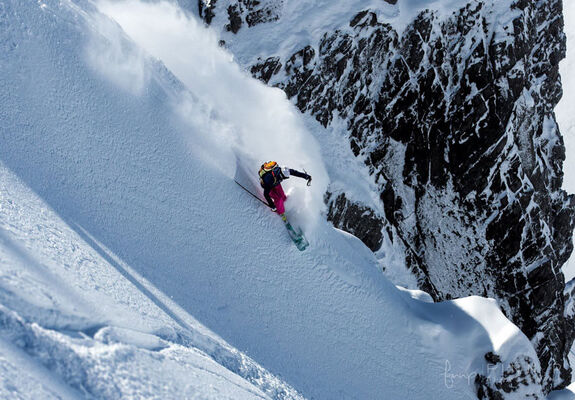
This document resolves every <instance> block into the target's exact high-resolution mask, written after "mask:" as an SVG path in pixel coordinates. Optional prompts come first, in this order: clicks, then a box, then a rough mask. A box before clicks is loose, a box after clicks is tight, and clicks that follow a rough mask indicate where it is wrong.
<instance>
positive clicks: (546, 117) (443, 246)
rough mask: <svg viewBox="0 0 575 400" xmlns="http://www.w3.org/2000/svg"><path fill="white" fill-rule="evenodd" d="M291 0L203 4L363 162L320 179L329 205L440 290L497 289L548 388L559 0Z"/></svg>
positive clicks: (249, 63) (556, 359)
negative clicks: (321, 1)
mask: <svg viewBox="0 0 575 400" xmlns="http://www.w3.org/2000/svg"><path fill="white" fill-rule="evenodd" d="M290 3H291V5H289V6H287V5H286V4H285V3H284V2H281V1H275V2H273V1H268V2H265V3H260V2H258V3H257V4H256V3H252V2H242V1H240V2H231V1H228V0H217V1H215V2H214V1H210V2H209V4H208V2H203V3H202V4H201V5H200V14H201V15H202V16H203V18H204V19H205V20H206V21H210V22H211V24H212V25H215V26H216V29H218V30H220V31H221V35H222V39H223V40H224V41H225V43H226V46H227V47H228V48H229V49H230V50H231V51H232V52H234V54H237V56H238V59H239V60H240V62H242V64H243V65H245V67H246V68H247V69H249V70H250V71H251V72H252V73H253V75H254V76H256V77H258V78H259V79H261V80H262V81H265V82H267V83H268V84H270V85H273V86H277V87H280V88H283V89H284V90H285V92H286V93H287V95H288V96H289V97H290V98H291V99H292V100H293V102H294V103H295V104H296V105H297V106H298V107H299V108H300V109H301V110H302V111H304V112H306V113H307V114H308V115H309V116H311V117H313V118H314V119H316V120H317V121H318V122H319V123H321V125H323V126H324V127H325V130H326V131H327V132H335V134H336V135H339V138H340V139H341V143H345V142H344V139H345V140H346V141H347V143H346V144H349V147H350V148H351V150H352V151H353V154H354V156H355V157H357V158H358V159H359V160H361V161H362V162H364V163H365V165H366V166H367V169H368V173H367V174H366V173H365V169H363V170H362V169H361V168H356V169H354V172H355V173H356V175H357V176H358V177H359V178H358V180H357V181H358V182H354V183H353V184H351V185H350V186H348V185H347V183H346V181H345V179H337V182H336V184H335V185H332V186H330V187H329V188H328V190H329V193H328V196H327V199H328V202H329V204H328V205H329V210H328V212H329V214H328V216H329V218H330V219H331V220H332V221H334V223H335V224H336V226H338V227H340V228H343V229H346V230H348V231H350V232H352V233H355V234H357V235H358V236H359V237H360V238H361V239H362V240H363V241H364V242H365V243H366V244H368V245H370V247H371V248H372V249H373V250H376V251H379V254H380V255H381V253H385V254H386V255H387V254H389V253H390V252H393V253H394V254H397V252H402V253H403V254H404V263H403V264H404V265H405V266H406V267H407V268H408V269H409V270H411V271H412V272H413V273H414V275H415V277H416V279H417V282H418V286H419V287H420V288H423V289H424V290H426V291H428V292H429V293H430V294H432V295H433V296H434V298H436V299H445V298H451V297H459V296H466V295H471V294H481V295H487V296H490V297H495V298H497V299H499V301H500V304H501V305H502V307H503V308H504V309H505V311H506V313H507V315H509V316H510V318H511V319H512V320H513V321H514V322H516V323H517V324H518V325H519V326H520V327H521V328H522V329H523V330H524V332H526V333H527V335H528V336H529V337H530V338H532V340H533V343H534V344H535V345H536V347H537V350H538V353H539V355H540V357H541V361H542V364H543V366H544V370H545V383H546V389H547V390H550V389H551V388H552V387H554V386H562V385H564V384H566V383H568V382H569V381H570V378H569V376H570V372H569V367H568V363H567V359H566V356H567V353H568V351H569V348H570V346H571V343H572V341H573V337H572V329H571V326H572V320H571V316H569V315H567V316H565V314H564V312H565V304H564V298H563V289H564V279H563V276H562V273H561V266H562V265H563V264H564V263H565V261H566V260H567V258H568V257H569V255H570V253H571V251H572V240H571V237H572V230H573V226H574V212H573V210H574V200H573V197H572V196H569V195H567V193H566V192H564V191H563V190H562V189H561V184H562V175H563V173H562V162H563V158H564V147H563V143H562V138H561V136H560V134H559V131H558V128H557V124H556V122H555V118H554V114H553V108H554V106H555V104H556V103H557V101H558V99H559V97H560V95H561V87H560V82H559V79H558V62H559V60H560V59H561V58H562V57H563V55H564V49H565V44H564V35H563V33H562V15H561V1H559V0H555V1H547V2H525V1H514V2H501V1H487V0H486V1H483V0H473V1H465V2H458V1H445V2H414V3H413V4H414V5H415V7H414V9H413V11H414V12H413V13H408V14H405V8H404V2H401V1H399V2H395V1H391V2H379V3H378V4H374V3H371V2H362V1H352V2H345V5H342V4H343V3H344V2H333V3H334V4H333V5H331V6H328V5H326V9H325V10H324V9H322V10H321V11H320V10H315V9H313V8H312V7H311V6H310V4H309V3H308V2H306V1H301V2H290ZM271 4H276V7H275V8H274V7H272V6H271ZM272 9H273V10H280V11H277V12H276V11H274V12H272V13H271V14H266V12H265V10H272ZM274 13H275V14H274ZM307 13H310V14H315V15H318V14H321V15H324V14H323V13H325V15H324V18H322V19H321V20H320V21H318V22H317V23H313V20H312V19H307V18H306V15H307ZM262 14H263V15H268V18H263V19H261V20H258V19H257V18H255V17H254V16H257V15H262ZM269 15H275V17H274V18H269ZM402 15H403V17H402ZM300 17H301V20H302V21H303V22H302V23H301V24H300V23H299V22H298V18H300ZM337 21H339V22H337ZM275 31H278V32H280V34H278V36H274V35H275V34H274V32H275ZM234 33H235V34H234ZM268 33H269V34H268ZM270 36H271V37H272V38H273V39H272V40H269V37H270ZM272 42H273V44H272ZM317 132H320V129H316V133H317ZM316 136H317V137H318V139H319V140H320V142H322V143H323V142H324V141H325V139H324V138H325V137H328V136H329V134H326V133H318V134H316ZM328 142H331V139H328ZM341 154H347V153H344V152H341ZM324 157H325V155H324ZM325 158H326V163H327V164H328V165H330V161H328V160H327V157H325ZM348 164H350V165H354V164H353V163H352V162H349V163H348ZM328 169H329V170H330V171H331V168H328ZM350 175H351V174H350ZM338 178H339V177H338ZM373 185H375V186H376V187H377V188H376V189H375V190H376V192H375V195H374V194H373V193H372V194H371V195H367V196H366V195H364V194H362V193H368V192H369V191H370V190H371V188H372V187H373ZM358 186H360V187H361V188H362V189H363V191H362V190H358ZM348 192H349V194H348ZM390 258H391V259H392V262H393V264H394V265H395V266H396V267H395V268H393V271H392V273H391V274H390V275H393V276H398V275H400V274H398V273H397V267H401V264H402V263H401V262H397V257H390ZM388 259H389V258H385V261H386V262H387V261H388ZM387 267H388V268H389V267H391V266H387ZM390 269H391V268H390ZM401 279H402V282H403V281H404V282H410V279H404V278H403V277H402V278H401Z"/></svg>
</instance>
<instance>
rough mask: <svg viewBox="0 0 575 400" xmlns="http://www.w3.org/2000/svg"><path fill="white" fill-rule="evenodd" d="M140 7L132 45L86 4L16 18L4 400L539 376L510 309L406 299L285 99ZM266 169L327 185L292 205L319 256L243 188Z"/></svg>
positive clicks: (1, 221) (2, 54) (0, 74)
mask: <svg viewBox="0 0 575 400" xmlns="http://www.w3.org/2000/svg"><path fill="white" fill-rule="evenodd" d="M127 5H128V6H129V7H130V8H131V11H132V14H131V15H132V17H131V18H128V19H127V20H125V19H123V18H122V15H121V14H122V11H123V10H125V8H122V7H120V8H117V9H115V8H114V6H113V5H110V4H108V5H105V4H104V5H102V4H101V5H100V7H101V9H102V10H103V11H106V12H107V13H108V14H109V15H112V16H114V17H115V18H118V19H117V21H118V22H119V23H120V24H121V25H122V28H124V29H125V31H126V32H127V34H125V33H124V31H122V30H121V29H120V27H119V25H117V24H115V23H114V22H113V21H111V20H110V19H108V18H107V17H105V16H104V15H102V14H101V13H100V12H99V11H98V10H97V9H96V7H95V6H94V5H93V3H91V2H90V1H86V0H77V1H74V2H72V1H70V0H64V1H55V0H46V1H40V2H28V1H18V0H8V1H6V2H4V3H2V4H1V5H0V46H1V49H0V50H1V51H0V88H1V90H0V104H1V105H2V107H0V121H2V124H1V125H0V143H1V146H0V163H1V164H0V194H1V196H2V197H1V199H0V205H1V208H0V255H1V258H0V278H1V279H0V296H1V297H0V298H1V299H2V300H1V303H2V306H1V308H0V311H1V315H2V324H1V325H0V354H1V355H2V359H1V360H0V373H1V374H2V377H3V379H4V380H3V382H4V386H3V388H2V389H1V390H3V392H0V393H2V394H6V395H7V396H8V395H10V396H14V397H18V396H20V397H21V398H38V397H46V398H50V397H53V398H57V396H60V397H63V398H77V397H82V396H85V397H95V398H120V397H122V398H164V399H166V398H191V397H194V396H199V397H202V398H254V397H256V398H257V397H264V396H269V397H272V398H294V397H296V396H297V394H296V393H295V391H294V390H293V389H292V388H291V387H290V386H288V384H289V385H291V386H292V387H294V388H295V389H296V390H297V391H298V392H300V393H302V394H303V395H304V396H306V397H311V398H317V399H334V398H357V399H375V398H382V397H385V398H410V399H429V398H444V399H462V398H474V397H475V394H474V386H473V380H474V378H475V376H476V375H477V374H479V373H482V374H484V375H487V376H488V377H489V378H493V379H497V378H498V377H499V376H498V375H501V373H502V371H501V370H497V369H495V370H494V369H491V370H490V369H489V367H488V364H487V361H486V360H485V358H484V355H485V353H487V352H489V351H494V352H496V353H497V354H499V355H500V357H501V359H502V360H503V362H502V364H503V366H507V365H509V363H510V362H512V361H515V357H516V356H517V355H525V356H527V357H529V358H531V359H532V360H533V365H534V368H535V369H537V368H538V364H537V362H536V355H535V352H534V350H533V348H532V346H531V344H530V342H529V341H528V340H527V339H526V338H525V336H524V335H523V334H522V333H521V332H520V331H519V330H518V329H517V328H516V327H515V326H514V325H512V324H511V323H510V322H509V321H508V320H507V319H505V317H504V316H503V314H502V313H501V312H500V311H499V310H498V308H497V305H496V304H495V302H494V301H492V300H488V299H482V298H477V297H473V298H467V299H460V300H456V301H452V302H444V303H440V304H432V303H428V302H427V300H426V299H427V297H426V296H425V295H424V294H421V293H418V292H409V291H405V290H399V289H397V288H396V287H395V286H393V285H392V284H391V283H390V282H389V281H387V280H386V279H385V278H384V277H383V275H382V273H381V270H380V268H379V267H378V263H377V260H376V259H375V258H374V256H373V255H372V253H371V252H370V251H369V250H368V249H367V248H366V247H365V246H364V245H363V244H362V243H361V242H360V241H359V240H358V239H356V238H355V237H353V236H351V235H349V234H345V233H343V232H341V231H338V230H336V229H333V228H332V227H331V226H330V225H329V224H327V223H326V222H325V221H324V220H323V218H322V216H321V211H322V204H321V196H323V190H324V188H325V185H327V183H328V182H327V174H326V173H325V169H324V167H323V161H322V160H321V156H320V153H321V152H320V151H319V149H318V148H317V144H315V142H314V141H313V139H312V137H311V135H309V133H307V132H306V128H305V124H304V123H303V122H302V121H301V120H300V116H299V115H298V113H297V112H296V111H295V110H294V109H293V107H292V106H291V105H290V103H289V102H288V101H287V100H286V99H285V97H284V96H283V95H282V94H281V92H279V91H278V90H275V89H270V88H266V87H265V86H263V85H261V84H260V83H258V82H255V81H254V80H252V79H251V78H249V77H248V76H247V74H244V73H242V72H241V71H240V70H239V68H238V67H237V65H236V64H235V63H234V62H233V61H232V59H231V57H230V56H229V54H227V53H225V52H224V51H223V50H222V49H220V48H219V47H218V46H217V38H216V37H215V36H214V35H213V33H210V31H208V30H206V29H205V28H203V25H202V24H201V23H198V22H197V21H196V20H195V19H194V18H193V17H190V16H186V15H184V14H182V13H181V12H180V11H178V10H177V9H176V8H174V6H172V5H169V4H167V3H160V4H159V5H153V4H151V3H136V2H131V3H128V4H127ZM151 16H153V17H154V20H155V26H156V28H157V30H155V31H154V32H152V34H146V29H142V28H141V26H142V25H139V24H143V23H146V21H149V18H150V17H151ZM130 23H134V24H135V25H134V26H132V27H130ZM167 23H169V24H170V25H169V29H168V25H166V24H167ZM144 26H145V25H144ZM128 35H130V37H128ZM132 40H134V41H135V42H136V43H137V44H138V45H135V44H134V42H133V41H132ZM188 46H189V47H188ZM163 50H168V51H167V52H164V51H163ZM276 124H277V125H276ZM270 152H271V153H270ZM268 158H275V159H278V161H280V162H282V163H288V164H289V165H290V166H292V167H295V168H301V167H305V168H307V169H308V172H310V173H311V174H312V175H313V176H314V185H313V186H312V188H311V189H309V190H308V189H307V188H306V187H305V184H304V182H303V181H301V180H300V181H297V180H295V179H294V180H291V181H290V182H288V184H286V187H287V188H288V192H289V193H290V199H289V201H288V205H289V207H290V209H289V210H288V213H289V215H290V217H292V218H293V219H294V220H295V221H297V222H298V224H301V225H303V226H304V227H305V228H306V233H307V234H308V236H309V239H310V242H311V246H310V248H309V249H308V250H306V251H305V252H303V253H302V252H299V251H298V250H297V249H296V248H295V247H294V246H293V245H292V243H291V241H290V239H289V238H288V236H287V234H286V233H285V229H284V228H283V226H282V222H281V221H280V220H279V218H277V217H276V216H275V215H273V214H271V213H270V212H269V210H268V209H266V208H265V207H263V206H261V205H260V204H259V203H258V202H257V201H255V199H253V198H252V197H251V196H250V195H248V194H247V193H245V192H244V191H243V190H241V189H240V188H239V187H237V186H236V185H235V184H234V183H233V177H234V175H235V165H236V162H239V164H241V165H247V166H253V167H254V168H255V169H256V170H257V165H258V163H259V162H261V161H264V160H265V159H268ZM299 163H301V164H299ZM316 178H317V179H316ZM190 314H191V315H193V316H194V318H193V317H191V316H190ZM204 326H205V327H207V328H205V327H204ZM213 332H216V333H217V335H216V334H215V333H213ZM218 335H219V336H218ZM220 337H221V338H222V339H220ZM224 340H225V341H224ZM227 343H229V345H228V344H227ZM232 346H233V347H232ZM236 348H237V349H239V350H241V351H242V352H244V353H245V354H247V355H249V357H247V356H245V355H243V354H242V353H240V352H238V351H237V350H235V349H236ZM250 357H251V358H250ZM252 359H253V360H255V361H257V362H258V363H259V364H261V365H262V366H263V368H266V369H267V370H269V371H271V373H273V374H276V375H279V376H281V378H282V379H283V380H285V381H286V382H287V384H286V383H283V382H282V381H280V380H278V379H277V378H275V377H274V376H273V375H271V374H270V373H268V372H266V370H264V369H263V368H262V367H259V366H258V364H256V363H255V362H254V361H252ZM12 368H17V369H18V371H19V372H20V373H21V374H24V376H30V379H23V378H22V376H23V375H19V374H15V373H14V372H13V370H12ZM497 368H500V367H497ZM52 381H53V382H54V383H49V382H52ZM525 390H530V391H531V392H532V393H535V394H539V395H540V391H539V390H540V389H539V388H538V387H536V386H535V387H532V388H526V389H525ZM524 395H525V393H524V392H522V393H518V394H517V395H516V398H523V396H524ZM511 397H513V396H511Z"/></svg>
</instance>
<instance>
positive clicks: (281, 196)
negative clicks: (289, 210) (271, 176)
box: [270, 185, 287, 214]
mask: <svg viewBox="0 0 575 400" xmlns="http://www.w3.org/2000/svg"><path fill="white" fill-rule="evenodd" d="M270 197H271V198H272V200H273V201H274V203H275V205H276V209H277V210H278V211H277V213H278V214H283V213H284V212H285V211H286V209H285V207H284V201H285V200H286V199H287V196H286V195H285V193H284V190H283V188H282V185H277V186H274V187H273V188H272V190H270Z"/></svg>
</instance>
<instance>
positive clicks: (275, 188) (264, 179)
mask: <svg viewBox="0 0 575 400" xmlns="http://www.w3.org/2000/svg"><path fill="white" fill-rule="evenodd" d="M259 174H260V185H262V188H263V189H264V197H265V198H266V200H267V201H268V204H269V206H270V208H271V209H272V211H273V212H277V213H278V214H279V215H281V216H282V219H284V220H285V215H284V212H285V208H284V201H285V200H286V198H287V196H286V195H285V193H284V190H283V188H282V185H281V181H283V180H284V179H288V178H289V177H290V176H291V175H293V176H297V177H298V178H303V179H305V180H307V185H308V186H310V185H311V176H310V175H308V174H306V173H303V172H299V171H296V170H295V169H291V168H288V167H283V168H281V167H280V166H279V165H278V163H277V162H275V161H268V162H266V163H264V164H262V166H261V168H260V172H259Z"/></svg>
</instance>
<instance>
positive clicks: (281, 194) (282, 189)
mask: <svg viewBox="0 0 575 400" xmlns="http://www.w3.org/2000/svg"><path fill="white" fill-rule="evenodd" d="M276 187H277V188H278V189H277V190H278V192H279V193H280V196H281V198H282V199H283V200H284V201H285V200H286V199H287V196H286V194H285V193H284V188H283V187H282V185H277V186H276Z"/></svg>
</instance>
